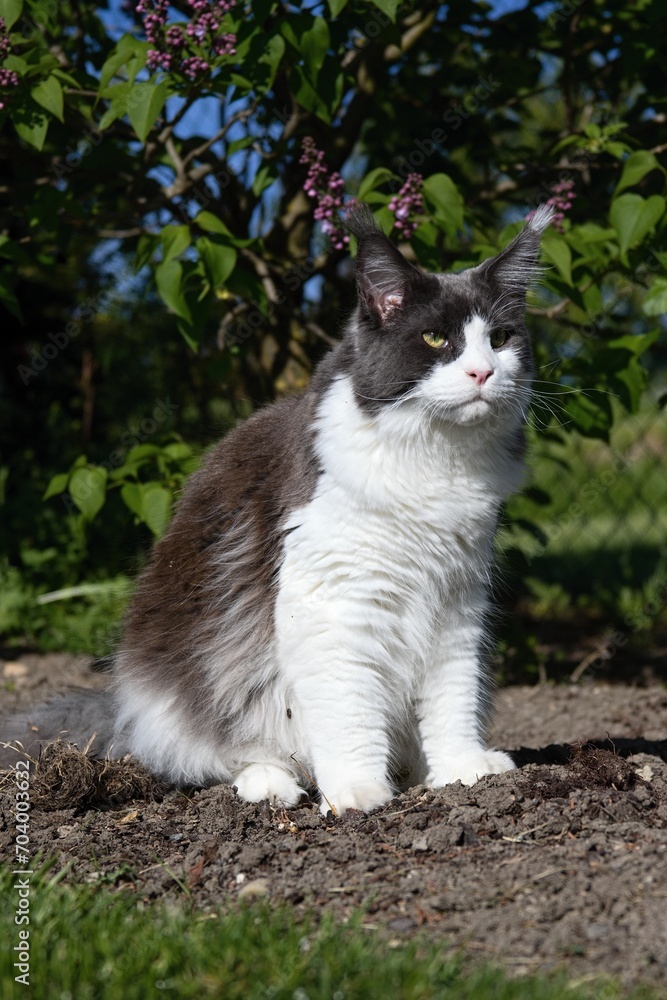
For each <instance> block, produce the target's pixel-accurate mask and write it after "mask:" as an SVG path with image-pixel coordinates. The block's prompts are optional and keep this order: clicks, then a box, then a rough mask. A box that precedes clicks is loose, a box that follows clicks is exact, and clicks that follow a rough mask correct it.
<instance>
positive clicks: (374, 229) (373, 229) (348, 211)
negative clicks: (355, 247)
mask: <svg viewBox="0 0 667 1000" xmlns="http://www.w3.org/2000/svg"><path fill="white" fill-rule="evenodd" d="M341 221H342V223H343V226H344V227H345V229H347V231H348V232H349V233H351V234H352V235H353V236H354V237H356V239H357V241H359V240H362V239H363V238H364V237H365V236H372V235H373V234H374V233H382V230H381V229H380V227H379V226H378V224H377V222H376V221H375V219H374V217H373V213H372V211H371V209H370V207H369V206H368V205H367V204H366V203H365V202H363V201H351V202H349V203H348V204H347V205H346V206H345V208H344V209H343V212H342V213H341Z"/></svg>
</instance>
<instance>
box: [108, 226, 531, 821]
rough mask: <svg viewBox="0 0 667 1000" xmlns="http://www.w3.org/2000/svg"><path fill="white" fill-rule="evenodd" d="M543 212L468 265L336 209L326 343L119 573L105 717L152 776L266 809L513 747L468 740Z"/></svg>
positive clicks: (462, 775) (473, 767)
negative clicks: (147, 555) (337, 292)
mask: <svg viewBox="0 0 667 1000" xmlns="http://www.w3.org/2000/svg"><path fill="white" fill-rule="evenodd" d="M550 218H551V215H550V210H548V209H539V210H538V211H537V212H535V213H534V214H533V215H532V217H530V218H529V221H528V222H527V223H526V225H525V226H524V228H523V230H522V231H521V232H520V233H519V235H518V236H517V237H516V239H515V240H514V241H513V242H512V243H511V244H510V245H509V246H508V247H507V248H506V249H505V250H503V251H502V252H501V253H499V254H498V255H497V256H496V257H493V258H492V259H490V260H487V261H485V262H484V263H482V264H480V265H479V266H477V267H473V268H471V269H469V270H466V271H463V272H462V273H458V274H427V273H423V272H421V271H420V270H418V269H417V268H416V267H414V266H413V265H412V264H410V263H408V262H407V261H406V260H405V259H404V257H403V256H402V255H401V253H400V252H399V251H398V249H397V248H396V247H395V246H394V245H393V244H392V243H391V241H390V240H389V239H388V238H387V237H385V236H384V235H383V234H382V233H381V232H380V231H379V229H378V228H377V227H376V226H375V223H374V221H373V217H372V215H371V214H370V212H369V211H367V210H365V209H364V208H363V207H358V208H357V209H356V210H352V212H351V214H350V215H349V217H348V219H347V224H348V226H349V228H350V230H351V231H352V232H353V233H354V235H355V236H356V238H357V241H358V254H357V263H356V267H357V286H358V302H357V306H356V309H355V311H354V314H353V316H352V318H351V320H350V321H349V323H348V326H347V329H346V331H345V335H344V337H343V339H342V341H341V342H340V343H339V344H338V346H337V347H335V348H334V349H333V350H332V351H331V352H330V353H329V354H328V356H326V357H325V358H324V360H323V361H322V363H321V364H320V365H319V367H318V369H317V371H316V373H315V375H314V377H313V379H312V382H311V385H310V387H309V389H308V390H307V391H306V393H305V395H303V396H302V397H300V398H288V399H284V400H282V401H281V402H278V403H275V404H273V405H270V406H268V407H267V408H265V409H263V410H260V411H259V412H258V413H256V414H255V415H254V416H253V417H251V418H250V419H249V420H248V421H246V422H245V423H243V424H242V425H241V426H239V427H237V428H236V429H235V430H234V431H232V433H230V434H229V435H228V436H227V437H226V438H225V439H224V440H223V441H222V442H221V443H220V444H219V445H218V446H217V447H216V448H215V449H214V450H213V451H212V452H211V453H210V455H209V457H208V459H207V461H206V462H205V464H204V466H203V467H202V468H201V470H200V471H199V472H197V473H196V474H195V475H194V476H192V478H191V480H190V481H189V483H188V485H187V488H186V490H185V492H184V495H183V497H182V499H181V501H180V503H179V505H178V509H177V513H176V515H175V517H174V519H173V521H172V523H171V526H170V527H169V529H168V531H167V533H166V535H165V536H164V538H163V539H162V540H161V541H160V542H158V544H157V545H156V546H155V550H154V553H153V557H152V560H151V562H150V564H149V566H148V568H147V569H146V570H145V572H144V573H143V575H142V577H141V579H140V581H139V585H138V590H137V593H136V596H135V599H134V603H133V605H132V607H131V610H130V612H129V616H128V619H127V623H126V631H125V638H124V642H123V645H122V649H121V651H120V654H119V656H118V659H117V664H116V683H117V703H118V728H119V732H121V733H122V734H123V737H124V742H125V741H127V745H128V746H129V749H130V750H131V751H132V752H133V753H134V754H135V755H136V756H137V757H138V758H139V759H140V760H141V761H143V762H144V763H145V764H146V765H147V766H148V767H149V768H151V769H152V770H153V771H154V772H157V773H159V774H161V775H164V776H165V777H166V778H168V779H169V780H172V781H175V782H179V783H197V784H200V783H210V782H218V781H223V782H230V783H232V784H233V785H235V786H236V788H237V791H238V794H239V795H240V796H241V797H242V798H244V799H247V800H250V801H259V800H261V799H269V800H271V801H273V802H275V803H282V804H284V805H285V806H291V805H294V804H295V803H296V802H297V801H298V800H299V799H300V797H301V796H302V794H303V793H304V790H305V789H306V788H307V787H308V786H309V779H308V777H306V775H309V776H310V777H311V779H312V780H313V781H314V783H315V784H316V786H317V788H319V790H320V792H321V796H322V799H321V801H322V806H321V808H322V810H323V811H324V812H326V811H327V810H328V809H329V807H333V808H334V809H335V810H336V811H337V812H338V813H342V812H343V811H344V810H345V809H350V808H355V809H362V810H370V809H373V808H375V807H377V806H380V805H382V803H384V802H386V801H387V800H388V799H389V798H391V796H392V795H393V793H394V790H395V789H396V788H397V787H399V786H401V787H404V786H407V785H410V784H414V783H418V782H425V783H426V784H428V785H431V786H434V787H439V786H442V785H446V784H447V783H449V782H453V781H456V780H457V779H460V780H461V781H462V782H464V783H466V784H472V783H473V782H475V781H476V780H477V779H478V778H480V777H481V776H482V775H485V774H490V773H498V772H502V771H505V770H507V769H509V768H512V767H513V766H514V765H513V762H512V760H511V758H510V757H509V756H508V755H507V754H505V753H502V752H500V751H498V750H488V749H486V748H485V745H484V743H483V731H484V723H485V719H486V716H487V708H488V705H487V700H488V699H487V688H488V685H487V672H486V667H485V662H484V660H485V647H486V646H487V628H486V624H485V621H486V618H487V610H488V608H487V606H488V601H489V597H488V588H489V579H490V571H491V562H492V543H493V537H494V532H495V528H496V522H497V519H498V513H499V509H500V506H501V504H502V502H503V499H504V498H505V497H507V495H508V494H509V493H510V492H511V491H513V490H515V489H516V488H517V486H518V485H519V483H520V480H521V475H522V456H523V450H524V448H523V430H522V425H523V423H524V419H525V415H526V410H527V407H528V403H529V398H530V383H531V375H532V360H531V350H530V345H529V337H528V332H527V330H526V327H525V324H524V313H525V296H526V290H527V287H528V284H529V282H530V281H531V279H532V278H533V276H534V274H535V271H536V268H537V260H538V255H539V243H540V237H541V234H542V232H543V231H544V229H545V228H546V227H547V226H548V224H549V221H550Z"/></svg>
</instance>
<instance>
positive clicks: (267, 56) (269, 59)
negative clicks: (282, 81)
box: [259, 35, 285, 90]
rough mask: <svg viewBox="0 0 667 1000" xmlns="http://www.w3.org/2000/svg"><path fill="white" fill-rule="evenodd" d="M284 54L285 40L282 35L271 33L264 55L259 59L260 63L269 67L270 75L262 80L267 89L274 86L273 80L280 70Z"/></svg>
mask: <svg viewBox="0 0 667 1000" xmlns="http://www.w3.org/2000/svg"><path fill="white" fill-rule="evenodd" d="M284 55H285V40H284V39H283V38H282V37H281V36H280V35H271V37H270V38H269V40H268V42H267V45H266V49H265V52H264V55H262V56H261V57H260V59H259V62H260V63H263V64H265V65H266V66H268V67H269V74H268V77H266V78H265V79H264V80H263V81H262V86H263V88H264V89H265V90H269V89H270V88H271V87H272V86H273V81H274V80H275V77H276V73H277V72H278V67H279V65H280V60H281V59H282V57H283V56H284Z"/></svg>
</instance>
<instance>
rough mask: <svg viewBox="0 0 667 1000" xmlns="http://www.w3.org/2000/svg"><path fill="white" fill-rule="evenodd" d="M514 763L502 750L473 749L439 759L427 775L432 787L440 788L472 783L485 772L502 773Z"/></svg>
mask: <svg viewBox="0 0 667 1000" xmlns="http://www.w3.org/2000/svg"><path fill="white" fill-rule="evenodd" d="M515 767H516V764H515V763H514V761H513V760H512V758H511V757H510V755H509V754H506V753H503V751H502V750H483V749H481V748H480V749H474V750H470V751H468V752H466V753H461V754H457V755H456V756H452V757H449V758H444V759H443V760H441V761H440V763H439V766H438V767H437V768H436V769H434V770H433V771H432V772H431V774H430V775H429V777H428V782H427V783H428V784H429V785H430V786H431V787H432V788H442V787H443V785H451V784H453V783H454V782H455V781H460V782H461V783H462V784H463V785H474V784H475V782H477V781H479V779H480V778H483V777H484V775H485V774H502V773H503V772H504V771H512V770H514V768H515Z"/></svg>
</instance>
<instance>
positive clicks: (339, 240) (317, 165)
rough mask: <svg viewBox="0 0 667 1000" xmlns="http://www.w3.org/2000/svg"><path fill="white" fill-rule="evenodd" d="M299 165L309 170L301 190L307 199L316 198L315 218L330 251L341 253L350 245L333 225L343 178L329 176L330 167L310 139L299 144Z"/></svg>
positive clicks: (337, 212) (347, 237) (333, 175)
mask: <svg viewBox="0 0 667 1000" xmlns="http://www.w3.org/2000/svg"><path fill="white" fill-rule="evenodd" d="M299 163H301V164H302V165H303V166H307V167H308V174H307V176H306V180H305V181H304V185H303V190H304V191H305V192H306V194H307V195H308V197H309V198H315V199H317V206H316V208H315V211H314V213H313V216H314V218H315V219H316V220H317V221H318V222H319V223H320V224H321V228H322V232H323V233H326V235H327V236H328V237H329V239H330V240H331V246H332V247H333V249H334V250H344V249H345V247H346V246H347V245H348V243H349V242H350V237H349V236H348V235H347V233H346V232H345V231H344V230H343V229H341V228H340V226H338V225H337V224H336V220H337V219H338V217H339V214H340V210H341V208H342V207H343V189H344V187H345V182H344V180H343V178H342V177H341V176H340V174H339V173H338V171H334V172H333V173H332V174H330V173H329V168H328V167H327V166H326V164H325V162H324V152H323V150H321V149H318V148H317V146H316V145H315V140H314V139H313V138H311V136H306V138H305V139H304V140H303V141H302V143H301V159H300V160H299Z"/></svg>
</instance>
